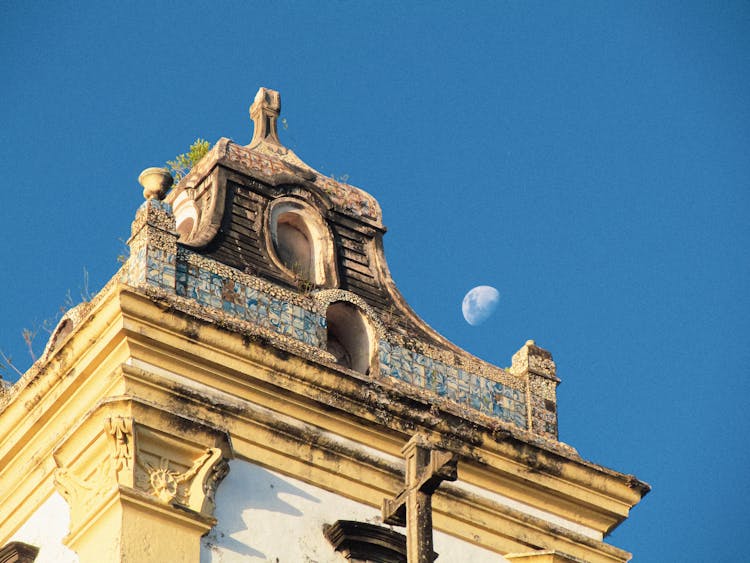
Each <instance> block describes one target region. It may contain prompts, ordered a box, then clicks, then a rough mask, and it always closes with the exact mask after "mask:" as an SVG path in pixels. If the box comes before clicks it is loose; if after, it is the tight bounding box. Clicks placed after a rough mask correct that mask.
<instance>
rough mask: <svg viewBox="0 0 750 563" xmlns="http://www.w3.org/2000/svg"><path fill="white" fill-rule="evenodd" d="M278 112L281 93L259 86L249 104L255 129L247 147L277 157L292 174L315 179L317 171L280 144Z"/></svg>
mask: <svg viewBox="0 0 750 563" xmlns="http://www.w3.org/2000/svg"><path fill="white" fill-rule="evenodd" d="M280 113H281V94H279V93H278V92H277V91H276V90H271V89H269V88H262V87H261V88H259V89H258V93H257V94H255V100H253V103H252V105H251V106H250V117H251V118H252V120H253V124H254V125H255V129H254V130H253V140H252V141H250V144H249V145H247V148H248V149H251V150H254V151H256V152H259V153H261V154H265V155H266V156H272V157H275V158H279V159H281V161H282V162H283V163H284V164H285V165H286V166H287V168H289V170H290V171H291V172H292V173H293V174H297V175H299V176H301V177H302V178H304V179H305V180H311V181H315V177H316V176H317V175H318V174H319V173H318V171H317V170H315V169H314V168H313V167H312V166H310V165H309V164H307V163H305V162H303V161H302V160H301V159H300V158H299V157H298V156H297V155H296V154H294V151H293V150H292V149H289V148H287V147H285V146H284V145H282V144H281V141H280V140H279V129H278V125H277V121H278V119H279V114H280Z"/></svg>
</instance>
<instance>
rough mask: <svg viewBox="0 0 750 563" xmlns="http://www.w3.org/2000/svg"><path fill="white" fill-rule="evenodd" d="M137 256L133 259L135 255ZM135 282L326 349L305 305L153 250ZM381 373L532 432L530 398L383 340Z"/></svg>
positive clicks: (135, 272) (133, 265) (135, 264)
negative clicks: (527, 421) (529, 423)
mask: <svg viewBox="0 0 750 563" xmlns="http://www.w3.org/2000/svg"><path fill="white" fill-rule="evenodd" d="M131 258H133V257H131ZM126 276H127V279H128V282H129V283H132V284H134V285H139V284H141V283H144V282H145V283H146V284H147V285H151V286H156V287H159V288H161V289H163V290H165V291H169V292H175V293H176V294H177V295H179V296H181V297H185V298H188V299H192V300H194V301H196V302H197V303H199V304H201V305H204V306H207V307H212V308H214V309H218V310H221V311H223V312H224V313H226V314H228V315H232V316H233V317H236V318H239V319H242V320H244V321H247V322H250V323H253V324H255V325H257V326H260V327H263V328H266V329H268V330H271V331H273V332H276V333H278V334H282V335H285V336H288V337H291V338H294V339H296V340H298V341H300V342H304V343H305V344H308V345H310V346H314V347H318V348H322V347H324V346H325V343H326V339H327V334H326V319H325V317H323V316H321V315H319V314H317V313H315V312H313V311H309V310H307V309H305V308H303V307H301V306H300V305H297V304H294V303H289V302H288V301H284V300H281V299H277V298H274V297H272V296H271V295H269V294H268V293H265V292H263V291H261V290H259V289H256V288H254V287H251V286H249V285H247V284H244V283H241V282H239V281H236V280H232V279H229V278H227V277H225V276H222V275H221V274H218V273H215V272H212V271H209V270H206V269H204V268H201V267H199V266H196V265H194V264H189V263H188V262H187V261H185V260H183V259H179V260H177V259H176V256H175V254H174V253H171V252H168V251H165V250H162V249H159V248H154V247H147V248H146V249H143V250H141V251H140V252H138V253H137V255H136V256H135V260H131V261H130V268H129V270H128V271H127V273H126ZM378 352H379V354H378V355H379V362H380V375H381V376H383V377H393V378H395V379H398V380H400V381H403V382H405V383H408V384H410V385H414V386H416V387H419V388H421V389H424V390H426V391H430V392H432V393H434V394H435V395H437V396H439V397H441V398H444V399H448V400H451V401H454V402H455V403H457V404H459V405H462V406H465V407H470V408H472V409H475V410H477V411H479V412H481V413H484V414H486V415H489V416H492V417H495V418H498V419H500V420H503V421H506V422H509V423H512V424H514V425H516V426H518V427H520V428H526V427H527V424H526V420H527V419H526V394H525V393H524V392H523V391H520V390H518V389H514V388H512V387H508V386H507V385H503V384H502V383H499V382H497V381H494V380H492V379H489V378H487V377H484V376H482V375H478V374H475V373H471V372H468V371H466V370H463V369H460V368H457V367H455V366H451V365H448V364H445V363H443V362H440V361H438V360H434V359H432V358H430V357H428V356H424V355H422V354H419V353H417V352H413V351H410V350H407V349H405V348H402V347H400V346H396V345H394V344H391V343H389V342H387V341H385V340H381V341H380V342H379V349H378Z"/></svg>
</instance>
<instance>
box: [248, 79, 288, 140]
mask: <svg viewBox="0 0 750 563" xmlns="http://www.w3.org/2000/svg"><path fill="white" fill-rule="evenodd" d="M280 113H281V95H280V94H279V93H278V92H277V91H276V90H270V89H268V88H259V89H258V93H257V94H255V100H253V103H252V105H251V106H250V118H251V119H252V120H253V123H254V124H255V130H254V131H253V140H252V141H250V144H249V145H248V147H249V148H251V149H252V148H255V147H256V146H257V145H258V144H260V143H263V142H265V143H269V144H273V145H278V146H283V145H282V144H281V141H279V130H278V126H277V124H276V121H277V120H278V118H279V114H280Z"/></svg>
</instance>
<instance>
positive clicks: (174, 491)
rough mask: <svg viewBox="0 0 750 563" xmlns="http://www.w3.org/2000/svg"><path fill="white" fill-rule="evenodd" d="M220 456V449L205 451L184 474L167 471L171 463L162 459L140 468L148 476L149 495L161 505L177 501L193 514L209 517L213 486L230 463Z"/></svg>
mask: <svg viewBox="0 0 750 563" xmlns="http://www.w3.org/2000/svg"><path fill="white" fill-rule="evenodd" d="M222 455H223V454H222V451H221V449H220V448H207V449H206V451H205V452H204V453H203V454H202V455H201V456H200V457H198V458H197V459H196V460H195V461H194V462H193V464H192V466H190V469H188V470H187V471H185V472H183V473H180V472H178V471H174V470H172V469H170V460H169V459H167V458H164V457H162V458H161V459H160V460H159V465H158V466H154V465H152V464H150V463H148V462H146V463H142V464H141V463H139V465H140V466H141V467H142V468H143V469H144V470H145V471H146V472H147V474H148V483H149V486H150V490H149V493H150V494H152V495H153V496H155V497H156V498H157V499H159V500H160V501H161V502H163V503H165V504H170V503H172V502H177V503H179V504H181V505H183V506H187V507H188V508H190V509H192V510H195V511H196V512H202V513H207V514H211V513H212V512H213V509H214V500H213V498H214V493H215V491H216V487H217V486H218V484H219V483H220V482H221V480H222V479H223V478H224V477H225V476H226V475H227V473H228V472H229V464H227V462H226V461H225V460H223V459H222Z"/></svg>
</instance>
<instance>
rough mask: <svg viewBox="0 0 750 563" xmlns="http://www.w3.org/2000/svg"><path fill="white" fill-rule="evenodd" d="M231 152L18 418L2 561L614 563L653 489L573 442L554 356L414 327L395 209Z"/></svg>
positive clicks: (69, 330)
mask: <svg viewBox="0 0 750 563" xmlns="http://www.w3.org/2000/svg"><path fill="white" fill-rule="evenodd" d="M280 106H281V104H280V98H279V94H278V93H277V92H274V91H272V90H267V89H263V88H261V89H260V91H259V92H258V95H257V96H256V98H255V101H254V103H253V104H252V106H251V110H250V114H251V117H252V119H253V122H254V124H255V131H254V136H253V140H252V141H251V143H250V144H249V145H248V146H241V145H238V144H236V143H234V142H232V141H230V140H229V139H225V138H222V139H220V140H219V141H218V142H217V143H216V145H214V147H213V148H212V149H211V150H210V152H209V153H208V154H207V155H206V156H205V157H204V158H203V159H202V160H201V161H200V162H199V163H197V164H196V165H195V166H194V167H193V169H192V170H191V171H190V173H189V174H188V175H187V176H186V177H185V178H183V179H182V180H181V181H180V182H179V183H178V184H177V185H176V186H175V187H174V188H173V189H172V190H171V191H169V192H168V188H169V187H170V185H171V177H170V176H169V174H168V173H167V172H166V171H165V170H163V169H156V168H153V169H147V170H144V172H143V173H142V174H141V177H140V179H139V180H140V181H141V183H142V185H143V186H144V197H145V198H146V201H145V202H144V203H143V205H142V206H141V207H140V208H139V210H138V212H137V214H136V217H135V220H134V222H133V225H132V236H131V238H130V240H129V242H128V244H129V247H130V256H129V257H128V259H127V261H126V262H125V264H124V265H123V267H122V269H121V270H120V272H118V273H117V275H116V276H115V277H114V278H113V279H112V280H111V281H110V282H109V283H108V284H107V285H106V286H105V287H104V288H103V289H102V290H101V291H100V292H99V293H98V294H97V295H96V297H95V298H94V299H92V300H91V301H90V302H87V303H83V304H81V305H79V306H77V307H75V308H73V309H71V310H70V311H68V312H67V313H66V314H65V315H64V316H63V318H62V320H61V321H60V323H59V324H58V326H57V328H56V329H55V331H54V332H53V334H52V337H51V338H50V341H49V343H48V345H47V348H46V350H45V351H44V354H43V356H42V357H41V358H40V360H39V361H37V362H36V363H35V365H34V366H32V368H31V369H30V370H29V371H28V372H27V373H26V374H25V375H24V377H22V378H21V380H20V381H19V382H18V383H16V385H15V386H13V388H11V389H10V390H9V391H8V392H7V393H6V394H5V396H4V397H3V398H2V399H0V401H2V402H0V561H56V562H57V561H70V562H74V561H75V562H78V561H80V562H82V563H84V562H85V563H88V562H92V563H93V562H97V563H99V562H115V561H141V562H142V561H155V562H156V561H159V562H164V561H174V562H182V561H185V562H190V561H196V562H197V561H201V562H209V561H211V562H232V561H264V562H265V561H269V562H277V563H297V562H305V561H308V562H319V563H335V562H344V561H353V562H356V561H360V562H367V561H372V562H386V563H391V562H393V563H395V562H402V563H427V562H431V561H434V560H436V558H437V560H439V561H442V562H445V563H451V562H455V563H460V562H467V561H471V562H477V563H483V562H487V563H490V562H504V561H508V562H522V563H543V562H591V563H599V562H603V563H604V562H607V563H617V562H624V561H628V560H629V559H630V557H631V556H630V554H629V553H628V552H626V551H624V550H622V549H619V548H617V547H614V546H612V545H610V544H608V543H606V542H605V541H604V538H605V536H606V535H607V534H608V533H609V532H610V531H611V530H612V529H614V528H615V527H616V526H618V525H619V524H620V523H622V522H623V521H624V520H625V519H626V518H627V516H628V513H629V510H630V509H631V508H632V507H633V506H634V505H635V504H637V503H638V502H639V501H640V500H641V498H642V497H643V495H644V494H646V493H647V492H648V490H649V486H648V485H647V484H646V483H643V482H642V481H639V480H638V479H636V478H635V477H633V476H632V475H626V474H622V473H619V472H616V471H613V470H610V469H607V468H605V467H602V466H599V465H596V464H594V463H591V462H589V461H586V460H584V459H582V458H581V457H580V456H579V455H578V453H577V452H576V451H575V450H574V449H573V448H571V447H570V446H568V445H566V444H564V443H562V442H560V441H559V440H558V433H557V402H556V387H557V385H558V383H559V379H558V378H557V376H556V373H555V363H554V361H553V359H552V356H551V354H550V353H549V352H547V351H546V350H544V349H542V348H541V347H539V346H537V345H536V343H535V342H533V341H528V342H526V343H525V344H523V346H521V347H520V349H519V351H518V352H517V353H516V354H515V355H514V356H513V358H512V366H511V367H510V368H507V369H501V368H499V367H496V366H493V365H490V364H488V363H486V362H483V361H481V360H480V359H478V358H476V357H474V356H472V355H470V354H468V353H467V352H465V351H464V350H462V349H460V348H458V347H457V346H455V345H454V344H452V343H451V342H449V341H447V340H446V339H445V338H443V337H442V336H440V335H439V334H437V333H436V332H435V331H434V330H432V329H431V328H430V327H429V326H428V325H427V324H426V323H424V322H423V321H422V320H421V319H420V318H419V317H418V316H417V315H416V314H415V313H414V312H413V311H412V310H411V308H410V307H409V306H408V304H407V303H405V301H404V299H403V298H402V296H401V295H400V293H399V292H398V290H397V289H396V287H395V285H394V283H393V280H392V278H391V276H390V274H389V271H388V267H387V263H386V260H385V256H384V252H383V245H382V240H383V235H384V233H385V229H384V227H383V224H382V215H381V211H380V208H379V206H378V203H377V201H376V200H375V199H374V198H373V197H372V196H370V195H369V194H367V193H365V192H364V191H362V190H359V189H358V188H355V187H354V186H350V185H347V184H344V183H341V182H338V181H336V180H334V179H332V178H329V177H325V176H323V175H321V174H320V173H318V172H317V171H315V170H314V169H312V168H310V167H309V166H308V165H307V164H305V163H304V162H303V161H302V160H301V159H300V158H299V157H297V156H296V155H295V154H294V153H293V152H292V151H291V150H290V149H288V148H286V147H284V146H283V145H282V144H281V142H280V141H279V138H278V134H277V128H276V123H277V119H278V117H279V112H280Z"/></svg>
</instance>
